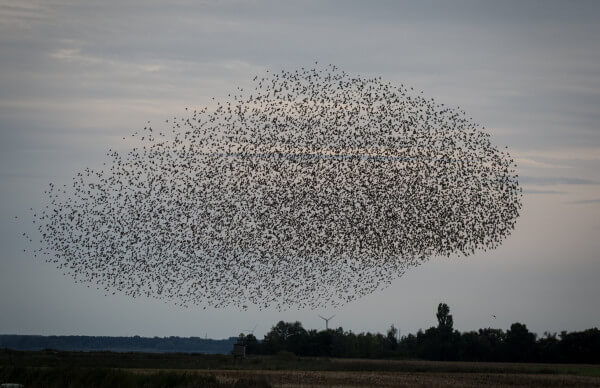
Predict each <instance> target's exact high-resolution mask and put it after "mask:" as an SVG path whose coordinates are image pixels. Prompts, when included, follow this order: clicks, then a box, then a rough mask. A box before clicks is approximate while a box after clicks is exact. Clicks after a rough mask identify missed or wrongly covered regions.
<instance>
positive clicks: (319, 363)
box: [0, 350, 600, 388]
mask: <svg viewBox="0 0 600 388" xmlns="http://www.w3.org/2000/svg"><path fill="white" fill-rule="evenodd" d="M6 382H12V383H22V384H25V385H26V386H31V387H34V386H39V387H42V386H43V387H68V386H71V387H78V386H86V387H109V386H121V387H138V386H143V387H171V386H179V387H215V388H221V387H269V386H272V387H331V386H335V387H365V386H383V387H481V386H492V387H600V365H571V364H561V365H557V364H514V363H470V362H432V361H418V360H365V359H328V358H305V357H302V358H299V357H295V356H293V355H291V354H281V355H276V356H254V357H252V356H251V357H248V358H247V359H245V360H241V361H240V360H233V359H232V357H231V356H224V355H201V354H146V353H111V352H89V353H88V352H59V351H40V352H20V351H10V350H0V383H6Z"/></svg>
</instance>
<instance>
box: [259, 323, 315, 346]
mask: <svg viewBox="0 0 600 388" xmlns="http://www.w3.org/2000/svg"><path fill="white" fill-rule="evenodd" d="M305 339H306V330H304V328H303V327H302V324H301V323H300V322H298V321H296V322H294V323H290V322H283V321H279V322H278V323H277V324H276V325H275V326H273V327H272V328H271V331H269V332H268V333H267V334H266V335H265V339H264V340H263V346H264V348H265V350H266V352H267V353H271V354H272V353H277V352H279V351H281V350H287V351H290V352H293V353H295V354H301V353H302V349H301V348H302V347H303V346H304V341H303V340H305Z"/></svg>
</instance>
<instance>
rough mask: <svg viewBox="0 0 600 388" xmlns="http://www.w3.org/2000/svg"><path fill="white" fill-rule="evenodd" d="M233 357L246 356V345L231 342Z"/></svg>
mask: <svg viewBox="0 0 600 388" xmlns="http://www.w3.org/2000/svg"><path fill="white" fill-rule="evenodd" d="M233 358H246V345H244V344H240V343H237V344H233Z"/></svg>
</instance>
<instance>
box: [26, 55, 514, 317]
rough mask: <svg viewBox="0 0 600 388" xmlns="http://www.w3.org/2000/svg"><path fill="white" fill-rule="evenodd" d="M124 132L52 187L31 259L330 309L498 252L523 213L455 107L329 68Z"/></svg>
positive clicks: (75, 271)
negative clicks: (102, 159)
mask: <svg viewBox="0 0 600 388" xmlns="http://www.w3.org/2000/svg"><path fill="white" fill-rule="evenodd" d="M131 136H132V138H130V139H128V140H127V142H128V143H131V142H133V143H134V144H135V146H133V147H129V148H128V149H127V150H126V151H121V152H119V151H113V150H109V152H108V154H107V156H108V160H107V162H106V163H105V166H103V168H102V169H91V168H85V169H83V170H81V171H80V172H79V173H77V175H76V176H75V177H73V180H72V183H71V184H64V185H60V184H53V183H51V184H50V185H49V189H48V190H47V191H46V192H45V193H46V195H47V205H46V206H45V208H44V209H43V210H42V211H38V212H36V214H35V220H34V222H35V223H36V225H37V229H38V231H39V233H40V235H41V243H42V244H41V245H40V246H39V247H37V248H35V249H34V250H35V251H36V252H35V253H36V254H43V255H44V257H45V258H46V261H49V262H53V263H55V264H56V265H57V266H58V267H59V268H60V269H62V270H63V271H64V272H65V273H66V274H69V275H71V276H73V277H74V278H75V280H76V281H78V282H85V283H87V284H88V286H92V287H94V286H95V287H96V288H98V289H101V290H104V291H106V292H107V293H109V292H111V293H125V294H127V295H130V296H132V297H140V296H143V297H153V298H159V299H165V300H167V301H170V302H172V303H176V304H180V305H183V306H190V305H197V306H203V307H204V308H206V307H215V308H222V307H228V306H229V307H236V308H242V309H245V308H248V306H252V305H254V306H256V307H258V308H260V309H262V308H276V309H279V310H285V309H288V308H291V307H293V306H295V307H297V308H311V309H316V308H323V307H335V306H340V305H343V304H345V303H348V302H350V301H352V300H354V299H356V298H359V297H361V296H364V295H367V294H370V293H372V292H374V291H375V290H378V289H382V288H384V287H386V286H388V285H389V284H390V283H391V282H392V281H393V280H394V279H396V278H398V277H399V276H401V275H402V274H403V273H405V271H406V270H407V269H409V268H411V267H414V266H417V265H419V264H420V263H422V262H424V261H425V260H428V259H429V258H431V257H436V256H450V255H471V254H473V253H475V252H476V251H479V250H488V249H493V248H495V247H497V246H498V245H499V244H500V243H501V242H502V241H503V240H504V239H505V238H506V237H507V236H508V235H509V234H510V233H511V231H512V230H513V229H514V226H515V222H516V219H517V217H518V215H519V210H520V208H521V197H522V189H521V188H520V187H519V184H518V175H517V174H516V172H515V167H516V165H515V162H514V160H513V159H511V157H510V155H509V153H508V152H507V151H506V150H499V149H498V148H497V147H495V146H494V145H493V144H492V143H491V142H490V136H489V134H487V133H486V132H485V128H483V127H481V126H480V125H478V124H476V123H474V122H473V120H472V119H471V118H468V117H467V116H466V115H465V112H463V111H462V110H460V108H459V107H457V108H453V107H450V106H448V105H445V104H442V103H438V102H437V101H436V100H434V99H433V98H426V97H425V96H424V95H423V93H422V92H416V91H414V90H413V88H409V87H405V86H404V85H402V84H401V85H394V84H392V83H390V82H384V81H382V79H381V77H374V78H371V77H361V76H351V75H349V74H347V73H346V72H344V71H342V70H340V69H339V68H338V67H336V66H333V65H328V66H322V67H319V66H318V65H315V66H312V68H300V69H297V70H293V71H285V70H284V71H281V72H266V74H265V75H263V76H256V77H254V79H253V82H252V87H250V88H247V89H246V90H245V89H243V88H239V87H238V88H237V89H236V90H235V93H232V94H230V95H229V96H228V97H227V98H225V99H223V100H221V101H219V100H214V103H213V104H212V105H211V106H208V107H203V108H200V109H192V108H186V109H185V113H184V114H183V115H182V117H172V118H169V119H168V120H166V121H165V122H164V123H160V125H158V124H153V123H150V122H147V123H146V126H145V127H144V128H143V130H139V131H137V132H135V133H134V134H133V135H131ZM124 139H125V138H124Z"/></svg>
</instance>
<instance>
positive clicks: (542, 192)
mask: <svg viewBox="0 0 600 388" xmlns="http://www.w3.org/2000/svg"><path fill="white" fill-rule="evenodd" d="M523 192H524V193H525V194H567V192H566V191H557V190H535V189H525V190H523Z"/></svg>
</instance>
